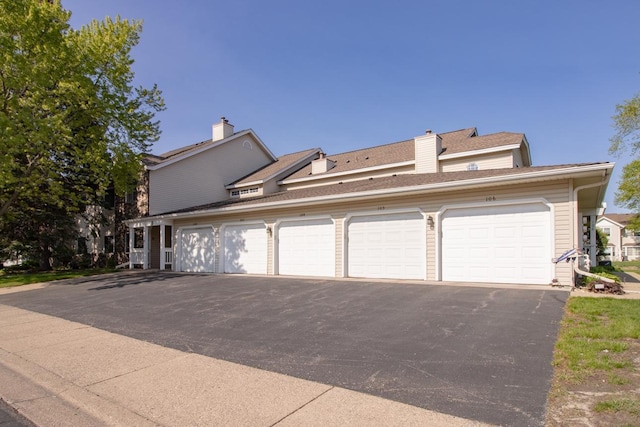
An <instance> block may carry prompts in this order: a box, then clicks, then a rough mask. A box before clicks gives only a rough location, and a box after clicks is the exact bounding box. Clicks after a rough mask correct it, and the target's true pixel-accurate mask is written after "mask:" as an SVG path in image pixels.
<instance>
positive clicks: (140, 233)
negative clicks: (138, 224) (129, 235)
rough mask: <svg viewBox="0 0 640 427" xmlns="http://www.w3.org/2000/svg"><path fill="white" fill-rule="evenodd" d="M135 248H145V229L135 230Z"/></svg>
mask: <svg viewBox="0 0 640 427" xmlns="http://www.w3.org/2000/svg"><path fill="white" fill-rule="evenodd" d="M133 247H134V248H135V249H142V248H144V228H134V229H133Z"/></svg>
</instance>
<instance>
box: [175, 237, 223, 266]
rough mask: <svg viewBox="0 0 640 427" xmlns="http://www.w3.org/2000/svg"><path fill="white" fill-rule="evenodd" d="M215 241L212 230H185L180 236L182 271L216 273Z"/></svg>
mask: <svg viewBox="0 0 640 427" xmlns="http://www.w3.org/2000/svg"><path fill="white" fill-rule="evenodd" d="M214 256H215V241H214V234H213V230H212V229H210V228H194V229H184V230H182V231H181V235H180V271H185V272H192V273H213V272H214Z"/></svg>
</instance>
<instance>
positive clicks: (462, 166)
mask: <svg viewBox="0 0 640 427" xmlns="http://www.w3.org/2000/svg"><path fill="white" fill-rule="evenodd" d="M513 162H514V161H513V152H512V151H508V152H501V153H494V154H484V155H479V156H469V157H463V158H458V159H450V160H442V161H440V171H441V172H459V171H466V170H467V166H468V165H469V163H475V164H476V165H478V169H480V170H486V169H507V168H513V164H514V163H513Z"/></svg>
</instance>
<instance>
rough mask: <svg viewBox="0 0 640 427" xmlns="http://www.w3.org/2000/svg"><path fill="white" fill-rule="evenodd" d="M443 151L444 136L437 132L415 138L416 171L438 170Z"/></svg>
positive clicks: (432, 171)
mask: <svg viewBox="0 0 640 427" xmlns="http://www.w3.org/2000/svg"><path fill="white" fill-rule="evenodd" d="M441 151H442V138H440V137H439V136H438V135H437V134H431V133H429V134H427V135H422V136H419V137H417V138H415V158H416V164H415V171H416V173H435V172H438V171H439V169H440V167H439V161H438V156H439V155H440V152H441Z"/></svg>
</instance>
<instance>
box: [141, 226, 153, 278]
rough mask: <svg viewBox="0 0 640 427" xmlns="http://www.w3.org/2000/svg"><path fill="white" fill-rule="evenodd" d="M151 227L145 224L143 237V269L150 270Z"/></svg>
mask: <svg viewBox="0 0 640 427" xmlns="http://www.w3.org/2000/svg"><path fill="white" fill-rule="evenodd" d="M150 234H151V233H150V228H149V226H148V225H145V226H144V239H142V241H143V244H142V245H143V249H142V250H143V252H142V257H143V258H142V259H143V261H142V269H143V270H148V269H149V239H150Z"/></svg>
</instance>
